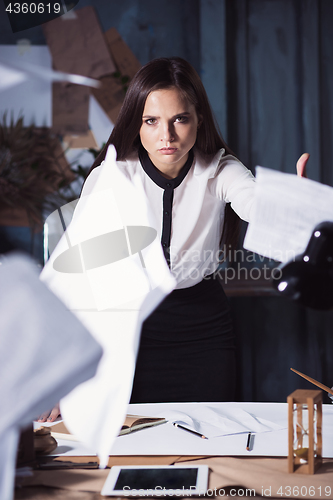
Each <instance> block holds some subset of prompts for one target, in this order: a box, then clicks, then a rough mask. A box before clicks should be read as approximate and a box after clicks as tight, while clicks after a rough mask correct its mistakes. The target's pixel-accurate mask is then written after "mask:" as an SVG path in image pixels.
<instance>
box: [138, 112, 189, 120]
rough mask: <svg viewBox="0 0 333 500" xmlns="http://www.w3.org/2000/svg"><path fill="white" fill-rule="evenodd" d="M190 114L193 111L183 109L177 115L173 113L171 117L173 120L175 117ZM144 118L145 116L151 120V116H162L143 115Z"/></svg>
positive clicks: (154, 116)
mask: <svg viewBox="0 0 333 500" xmlns="http://www.w3.org/2000/svg"><path fill="white" fill-rule="evenodd" d="M190 114H191V113H190V112H189V111H182V112H181V113H177V114H176V115H173V116H172V117H171V120H172V119H173V118H177V116H185V115H190ZM142 118H143V119H145V120H147V119H148V120H149V119H151V118H160V117H159V116H156V115H143V117H142Z"/></svg>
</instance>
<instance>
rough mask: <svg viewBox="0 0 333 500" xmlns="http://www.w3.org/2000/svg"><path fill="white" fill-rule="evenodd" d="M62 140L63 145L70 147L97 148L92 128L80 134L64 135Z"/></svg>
mask: <svg viewBox="0 0 333 500" xmlns="http://www.w3.org/2000/svg"><path fill="white" fill-rule="evenodd" d="M63 142H64V145H65V147H66V148H70V149H87V148H93V149H98V144H97V142H96V139H95V136H94V133H93V131H92V130H88V132H87V133H85V134H80V135H74V134H72V135H71V134H68V135H65V136H64V137H63Z"/></svg>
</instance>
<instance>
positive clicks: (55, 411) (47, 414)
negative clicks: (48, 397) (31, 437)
mask: <svg viewBox="0 0 333 500" xmlns="http://www.w3.org/2000/svg"><path fill="white" fill-rule="evenodd" d="M59 415H60V408H59V404H56V405H55V406H54V407H53V408H52V410H48V411H44V413H42V414H41V415H40V416H39V417H38V419H37V420H38V422H46V421H47V422H54V421H55V420H56V418H58V416H59Z"/></svg>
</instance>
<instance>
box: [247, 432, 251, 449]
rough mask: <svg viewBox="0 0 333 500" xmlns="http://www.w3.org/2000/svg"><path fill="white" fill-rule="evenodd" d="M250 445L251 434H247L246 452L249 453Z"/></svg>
mask: <svg viewBox="0 0 333 500" xmlns="http://www.w3.org/2000/svg"><path fill="white" fill-rule="evenodd" d="M250 444H251V432H249V433H248V435H247V442H246V449H247V451H250Z"/></svg>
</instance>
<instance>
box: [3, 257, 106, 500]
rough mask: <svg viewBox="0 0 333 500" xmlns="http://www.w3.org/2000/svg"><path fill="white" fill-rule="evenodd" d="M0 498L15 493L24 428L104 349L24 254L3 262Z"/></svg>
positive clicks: (85, 374) (83, 375)
mask: <svg viewBox="0 0 333 500" xmlns="http://www.w3.org/2000/svg"><path fill="white" fill-rule="evenodd" d="M0 264H1V265H0V380H1V385H0V401H1V412H0V498H1V500H7V499H9V498H11V497H12V489H13V483H14V471H15V463H16V446H17V440H18V437H19V431H20V429H22V428H24V427H26V426H27V425H28V424H30V422H31V421H32V419H33V418H36V417H37V416H38V415H40V414H41V413H42V412H44V411H47V410H48V409H49V408H52V406H53V405H54V404H55V403H56V402H57V401H58V399H59V398H61V397H63V396H64V395H66V394H67V393H68V392H69V391H70V390H72V389H73V388H74V387H75V386H76V385H77V384H78V383H80V382H82V381H84V380H87V379H88V378H89V377H91V376H92V375H94V373H95V372H96V367H97V364H98V362H99V360H100V357H101V355H102V350H101V347H100V346H99V345H98V344H97V342H96V341H95V340H94V339H93V338H92V337H91V335H90V334H89V333H88V332H87V330H86V329H85V328H84V327H83V325H82V324H81V323H80V322H79V321H78V320H77V318H75V317H74V315H73V314H71V313H70V312H69V311H68V310H67V309H66V308H65V307H64V305H63V304H62V303H61V302H60V301H59V299H58V298H57V297H55V296H54V295H53V294H52V293H51V292H50V291H49V290H48V289H47V287H46V286H45V285H43V283H41V282H40V280H39V269H38V268H37V265H36V263H35V262H34V261H33V260H32V259H30V258H28V257H27V256H25V255H20V254H15V253H13V254H9V255H6V256H2V258H1V263H0Z"/></svg>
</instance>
